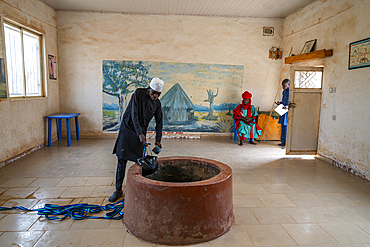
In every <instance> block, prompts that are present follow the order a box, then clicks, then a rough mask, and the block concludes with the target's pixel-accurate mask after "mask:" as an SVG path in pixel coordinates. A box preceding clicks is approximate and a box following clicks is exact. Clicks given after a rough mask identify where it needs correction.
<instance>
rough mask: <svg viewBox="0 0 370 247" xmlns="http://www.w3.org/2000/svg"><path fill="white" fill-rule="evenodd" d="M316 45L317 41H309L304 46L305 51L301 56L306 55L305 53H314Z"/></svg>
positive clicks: (303, 50)
mask: <svg viewBox="0 0 370 247" xmlns="http://www.w3.org/2000/svg"><path fill="white" fill-rule="evenodd" d="M315 44H316V39H313V40H310V41H307V42H306V43H305V44H304V46H303V49H302V51H301V54H305V53H309V52H311V51H312V49H313V47H314V46H315Z"/></svg>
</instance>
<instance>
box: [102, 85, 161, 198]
mask: <svg viewBox="0 0 370 247" xmlns="http://www.w3.org/2000/svg"><path fill="white" fill-rule="evenodd" d="M163 85H164V82H163V81H162V80H161V79H159V78H153V79H152V80H151V82H150V86H149V87H148V88H138V89H136V91H135V92H134V94H133V95H132V96H131V99H130V102H129V103H128V106H127V108H126V111H125V113H124V114H123V117H122V122H121V126H120V129H119V133H118V137H117V140H116V144H115V145H114V148H113V153H114V154H116V156H117V159H118V164H117V172H116V191H115V192H114V193H113V194H112V195H111V196H110V197H109V199H108V201H109V202H115V201H117V200H118V199H119V198H120V197H121V196H122V195H123V191H122V183H123V179H124V178H125V170H126V163H127V161H128V160H130V161H133V162H136V161H137V159H138V158H141V157H142V156H143V148H144V145H146V131H147V129H148V125H149V122H150V120H151V119H152V118H153V116H154V117H155V122H156V127H155V130H156V138H155V145H157V146H159V147H161V148H162V145H161V138H162V126H163V117H162V116H163V115H162V106H161V102H160V101H159V96H160V95H161V92H162V89H163Z"/></svg>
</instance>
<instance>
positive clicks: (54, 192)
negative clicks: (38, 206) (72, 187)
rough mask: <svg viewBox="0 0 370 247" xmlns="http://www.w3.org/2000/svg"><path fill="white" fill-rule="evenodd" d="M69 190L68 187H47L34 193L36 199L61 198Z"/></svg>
mask: <svg viewBox="0 0 370 247" xmlns="http://www.w3.org/2000/svg"><path fill="white" fill-rule="evenodd" d="M66 189H67V187H46V188H39V189H37V190H36V192H35V193H33V196H34V197H35V198H39V199H43V198H59V197H60V195H61V194H62V193H63V192H64V191H65V190H66Z"/></svg>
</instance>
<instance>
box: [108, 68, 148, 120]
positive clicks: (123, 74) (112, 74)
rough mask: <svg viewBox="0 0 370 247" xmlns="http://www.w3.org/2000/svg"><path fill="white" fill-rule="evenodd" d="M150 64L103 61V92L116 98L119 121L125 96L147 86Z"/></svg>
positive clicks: (126, 102)
mask: <svg viewBox="0 0 370 247" xmlns="http://www.w3.org/2000/svg"><path fill="white" fill-rule="evenodd" d="M149 68H150V65H148V66H145V65H143V62H141V61H139V62H137V63H136V62H132V61H103V92H104V93H106V94H109V95H112V96H114V97H117V98H118V103H119V121H118V124H121V120H122V115H123V112H124V110H125V109H126V106H127V104H128V99H127V96H128V95H129V94H130V93H132V92H134V91H135V89H136V88H138V87H146V86H148V84H149V82H150V80H151V78H150V77H148V72H149Z"/></svg>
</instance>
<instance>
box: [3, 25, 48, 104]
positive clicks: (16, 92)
mask: <svg viewBox="0 0 370 247" xmlns="http://www.w3.org/2000/svg"><path fill="white" fill-rule="evenodd" d="M4 35H5V51H6V65H7V66H6V68H7V74H8V87H9V96H10V97H24V98H25V97H35V96H36V97H37V96H43V90H42V89H43V87H42V76H41V75H42V72H41V71H42V67H41V64H42V63H41V57H42V55H41V35H40V34H37V33H35V32H33V31H31V30H29V29H27V28H24V27H21V26H17V25H15V24H13V23H10V22H4Z"/></svg>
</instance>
